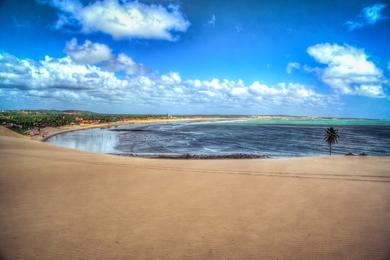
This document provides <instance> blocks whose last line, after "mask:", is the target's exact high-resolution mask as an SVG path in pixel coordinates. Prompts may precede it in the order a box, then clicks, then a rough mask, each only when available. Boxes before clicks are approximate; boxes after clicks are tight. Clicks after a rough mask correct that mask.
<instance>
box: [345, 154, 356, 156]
mask: <svg viewBox="0 0 390 260" xmlns="http://www.w3.org/2000/svg"><path fill="white" fill-rule="evenodd" d="M345 155H346V156H355V154H354V153H346V154H345Z"/></svg>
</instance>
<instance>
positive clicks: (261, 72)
mask: <svg viewBox="0 0 390 260" xmlns="http://www.w3.org/2000/svg"><path fill="white" fill-rule="evenodd" d="M389 18H390V2H389V1H359V0H354V1H345V0H343V1H338V0H324V1H311V0H307V1H304V0H300V1H298V0H290V1H286V0H271V1H268V0H261V1H260V0H258V1H245V0H240V1H238V0H237V1H223V0H214V1H213V0H197V1H191V0H172V1H171V0H161V1H157V0H145V1H128V0H100V1H92V0H91V1H87V0H18V1H15V0H0V109H79V110H89V111H94V112H101V113H131V114H149V113H152V114H167V113H168V114H246V115H261V114H263V115H264V114H266V115H282V114H283V115H286V114H287V115H311V116H337V117H362V118H384V119H390V90H389V88H390V44H389V42H390V19H389Z"/></svg>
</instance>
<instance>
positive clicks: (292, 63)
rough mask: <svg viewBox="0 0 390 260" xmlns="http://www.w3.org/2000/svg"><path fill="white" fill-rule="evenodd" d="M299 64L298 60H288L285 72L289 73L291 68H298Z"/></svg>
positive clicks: (291, 70)
mask: <svg viewBox="0 0 390 260" xmlns="http://www.w3.org/2000/svg"><path fill="white" fill-rule="evenodd" d="M300 68H301V65H300V64H299V63H298V62H290V63H288V64H287V67H286V72H287V73H288V74H291V73H292V72H293V70H296V69H300Z"/></svg>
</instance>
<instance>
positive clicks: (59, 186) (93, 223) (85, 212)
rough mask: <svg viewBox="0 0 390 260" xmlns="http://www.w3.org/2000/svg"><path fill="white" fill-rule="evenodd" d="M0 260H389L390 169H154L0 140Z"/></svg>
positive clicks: (377, 163) (324, 165)
mask: <svg viewBox="0 0 390 260" xmlns="http://www.w3.org/2000/svg"><path fill="white" fill-rule="evenodd" d="M0 165H1V166H0V167H1V168H0V169H1V170H0V208H1V211H0V259H29V260H31V259H390V247H389V245H390V225H389V224H390V223H389V220H390V172H389V170H388V169H390V159H389V158H384V157H344V156H342V157H332V158H328V157H322V158H320V157H316V158H299V159H265V160H264V159H263V160H262V159H259V160H258V159H256V160H203V161H200V160H155V159H141V158H126V157H119V156H109V155H99V154H92V153H85V152H80V151H76V150H69V149H64V148H59V147H55V146H52V145H49V144H45V143H39V142H34V141H29V140H25V139H16V138H11V137H0Z"/></svg>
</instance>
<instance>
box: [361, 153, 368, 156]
mask: <svg viewBox="0 0 390 260" xmlns="http://www.w3.org/2000/svg"><path fill="white" fill-rule="evenodd" d="M359 155H360V156H367V154H366V153H359Z"/></svg>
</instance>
